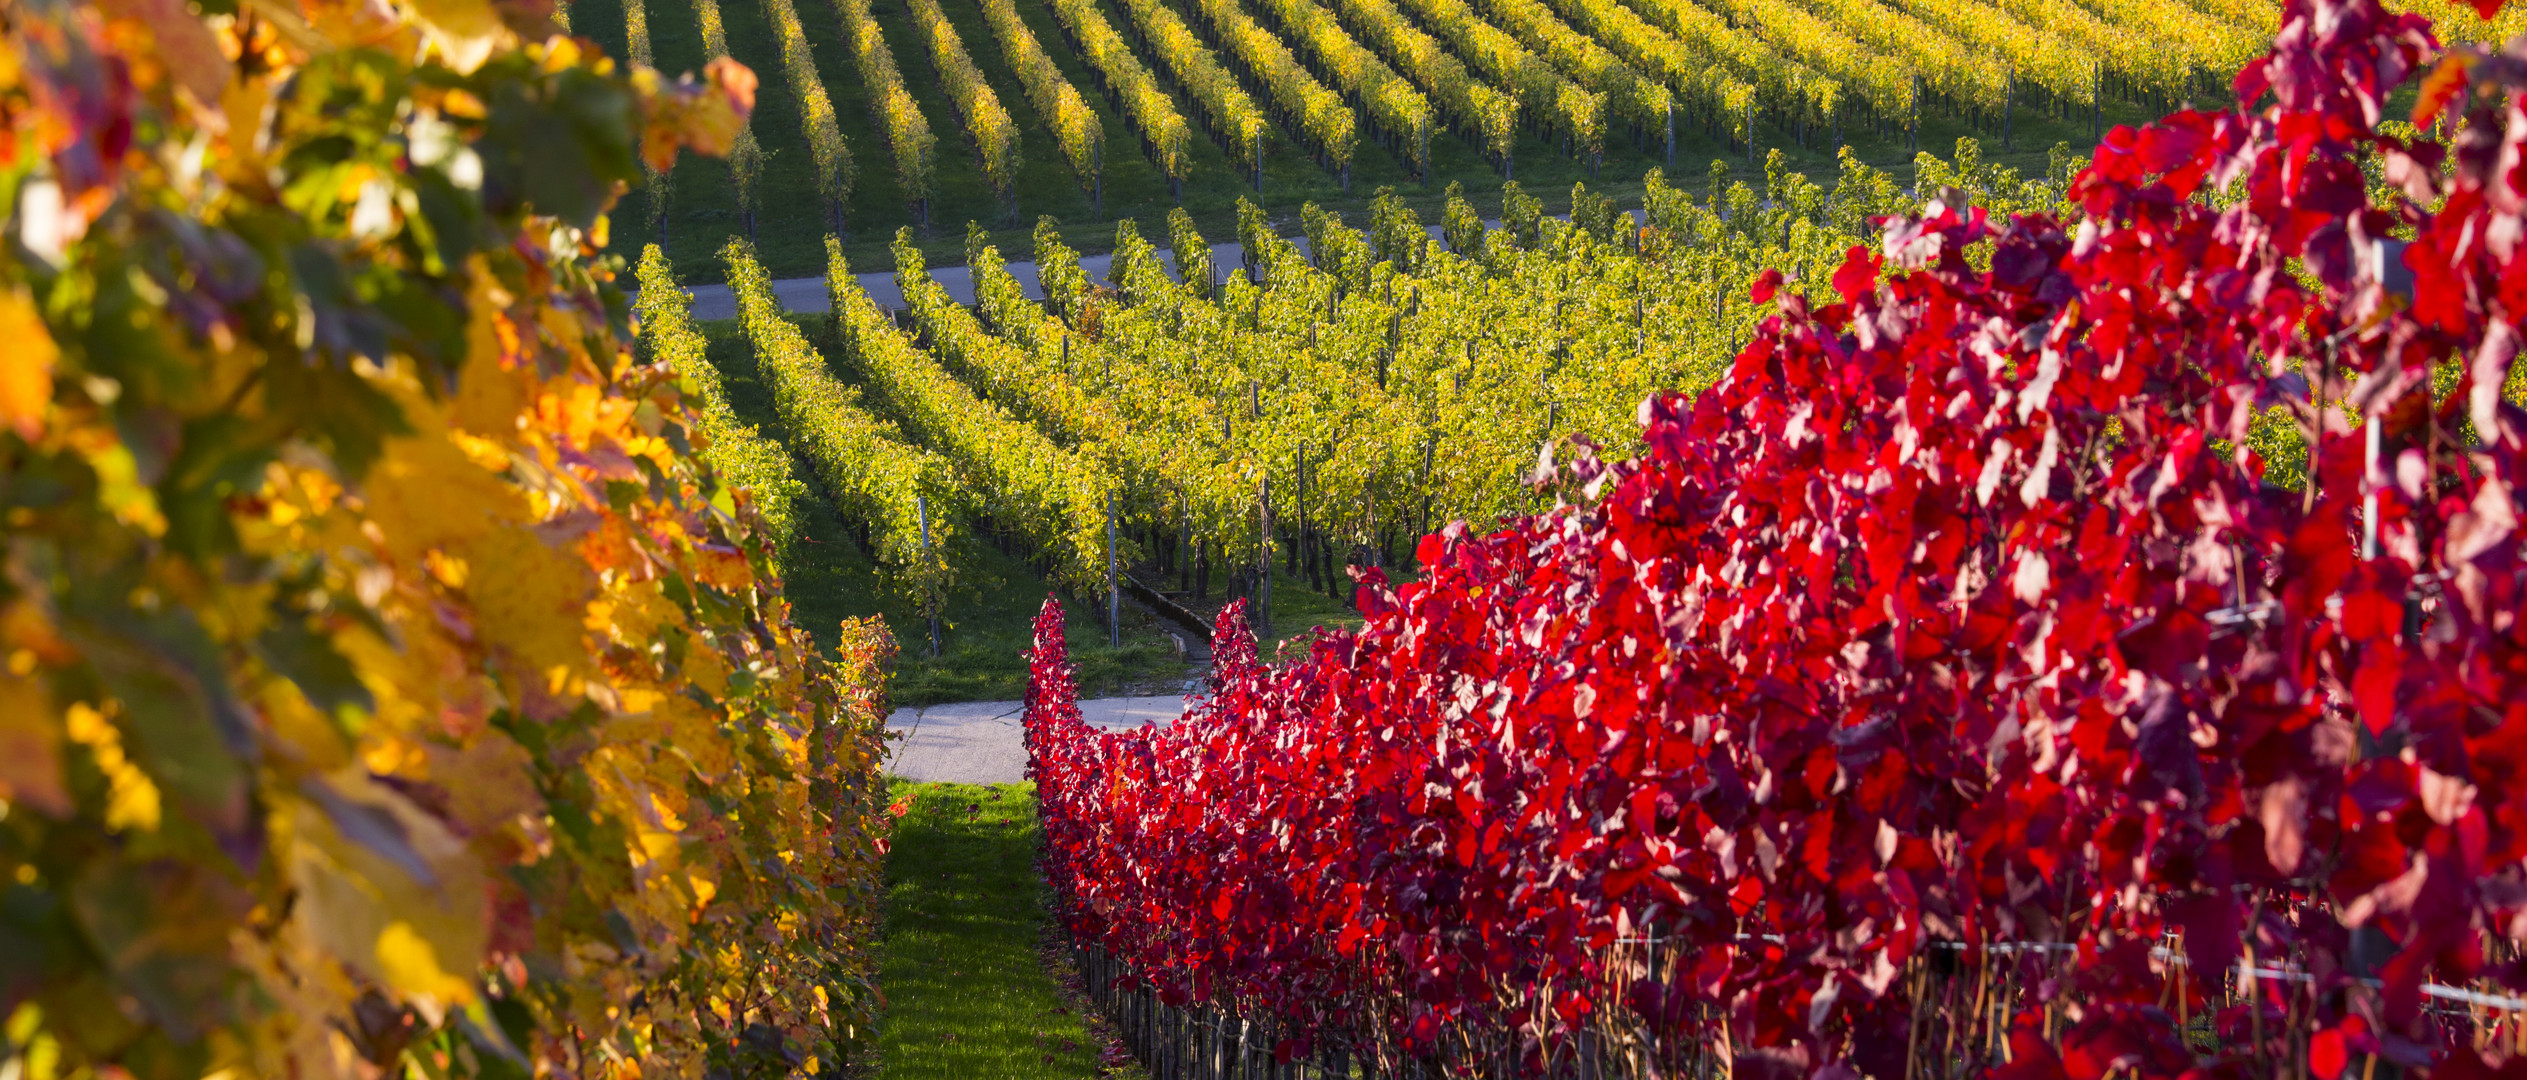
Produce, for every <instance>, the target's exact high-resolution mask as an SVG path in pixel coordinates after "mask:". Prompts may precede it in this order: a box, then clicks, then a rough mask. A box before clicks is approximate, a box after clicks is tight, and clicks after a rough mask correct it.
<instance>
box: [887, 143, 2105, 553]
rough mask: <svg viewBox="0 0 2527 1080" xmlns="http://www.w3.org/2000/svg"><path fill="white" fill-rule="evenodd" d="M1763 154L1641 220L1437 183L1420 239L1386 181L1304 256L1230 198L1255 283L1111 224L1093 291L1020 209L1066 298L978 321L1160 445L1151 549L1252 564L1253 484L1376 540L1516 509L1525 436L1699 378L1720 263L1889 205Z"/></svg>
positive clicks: (1139, 522)
mask: <svg viewBox="0 0 2527 1080" xmlns="http://www.w3.org/2000/svg"><path fill="white" fill-rule="evenodd" d="M1771 173H1772V176H1773V179H1772V180H1771V181H1769V182H1768V186H1767V187H1766V189H1764V190H1762V191H1760V192H1758V191H1754V190H1750V189H1748V188H1747V187H1746V186H1745V185H1742V184H1732V185H1726V189H1725V190H1723V189H1722V187H1721V186H1719V185H1715V186H1714V188H1713V190H1712V193H1711V198H1710V199H1708V200H1700V201H1697V200H1694V199H1689V198H1687V197H1685V196H1684V195H1683V193H1681V192H1678V191H1676V190H1675V189H1673V188H1670V187H1668V186H1666V184H1665V183H1664V181H1663V180H1662V179H1661V178H1659V177H1658V175H1657V174H1655V173H1654V174H1653V175H1652V178H1651V182H1650V184H1649V186H1648V189H1647V190H1648V204H1649V206H1648V208H1649V211H1650V215H1649V217H1650V225H1649V229H1648V234H1647V235H1646V236H1645V237H1639V238H1636V237H1635V236H1634V234H1633V230H1631V229H1630V228H1629V227H1628V225H1627V224H1625V221H1626V219H1624V218H1622V217H1621V216H1619V215H1617V214H1615V213H1614V212H1613V211H1612V209H1611V206H1610V205H1607V204H1606V203H1605V200H1602V199H1600V198H1599V197H1597V196H1594V195H1591V194H1588V193H1586V192H1585V191H1584V190H1583V191H1577V192H1575V193H1574V202H1575V204H1577V205H1580V206H1581V207H1583V209H1584V212H1583V213H1581V214H1580V215H1579V218H1580V221H1579V222H1578V223H1577V224H1570V223H1563V222H1559V221H1554V220H1552V219H1548V218H1544V217H1543V216H1542V215H1541V213H1540V211H1539V210H1538V209H1536V208H1535V207H1534V205H1533V200H1530V199H1526V198H1525V197H1524V196H1523V195H1519V194H1517V193H1516V192H1515V185H1514V184H1513V185H1511V186H1510V194H1509V197H1508V202H1509V203H1510V204H1511V205H1510V208H1509V210H1508V212H1507V213H1506V214H1505V217H1506V218H1507V219H1508V220H1507V225H1506V227H1505V228H1504V229H1503V230H1501V231H1499V232H1495V233H1491V234H1488V235H1484V234H1483V233H1482V232H1481V227H1480V224H1479V222H1480V220H1481V215H1480V214H1478V213H1476V212H1475V211H1474V210H1473V209H1472V208H1471V207H1469V206H1465V205H1463V203H1462V200H1457V201H1455V202H1452V204H1451V205H1450V207H1449V219H1450V220H1451V221H1452V222H1463V221H1471V222H1474V223H1475V224H1474V225H1472V226H1471V227H1470V229H1469V228H1466V227H1458V228H1453V229H1452V230H1451V237H1452V246H1453V247H1454V248H1455V250H1454V251H1452V252H1450V251H1435V250H1429V244H1428V241H1427V240H1426V239H1425V237H1426V231H1425V230H1424V229H1423V228H1422V226H1421V225H1420V223H1419V222H1418V221H1416V220H1413V215H1412V214H1411V213H1410V211H1408V210H1404V209H1403V208H1402V207H1401V206H1400V204H1394V203H1393V202H1392V200H1391V199H1385V198H1381V199H1380V200H1379V203H1378V207H1377V210H1376V212H1375V213H1374V214H1373V222H1372V231H1371V232H1370V233H1369V234H1362V233H1360V232H1358V231H1356V230H1352V229H1350V228H1347V227H1345V226H1343V225H1341V224H1340V223H1339V222H1338V221H1335V220H1334V219H1333V218H1332V217H1331V215H1327V214H1323V213H1322V212H1320V211H1317V210H1316V209H1315V208H1313V207H1309V208H1306V209H1305V210H1304V211H1303V212H1302V215H1301V218H1302V224H1303V225H1304V226H1305V228H1306V231H1307V234H1308V239H1309V240H1310V245H1311V248H1312V250H1313V253H1314V254H1313V259H1312V260H1311V259H1310V258H1308V257H1302V256H1301V255H1300V254H1299V253H1298V250H1297V248H1295V247H1294V246H1292V245H1291V244H1290V242H1288V241H1286V240H1282V239H1280V238H1279V237H1278V236H1276V235H1274V234H1273V233H1272V232H1271V230H1270V229H1269V228H1268V227H1267V226H1266V225H1265V223H1264V222H1263V219H1262V216H1261V213H1260V211H1258V210H1255V209H1254V208H1253V207H1252V206H1251V204H1249V205H1247V206H1245V207H1243V208H1241V211H1242V212H1241V216H1240V240H1241V241H1242V242H1243V243H1244V244H1245V246H1246V250H1247V254H1248V258H1249V259H1250V273H1251V275H1252V280H1249V279H1248V278H1246V277H1239V276H1233V277H1232V278H1231V279H1230V280H1229V281H1228V282H1227V284H1226V285H1225V286H1223V287H1220V288H1217V289H1212V288H1209V287H1208V282H1209V281H1210V278H1209V276H1208V275H1207V274H1203V273H1202V272H1201V271H1199V270H1198V269H1197V270H1196V271H1195V272H1194V273H1195V274H1198V275H1200V280H1199V281H1196V279H1195V277H1193V276H1188V277H1187V278H1186V281H1185V283H1184V284H1182V285H1179V284H1177V283H1175V282H1174V281H1172V280H1170V279H1169V278H1168V277H1167V275H1166V274H1165V272H1164V271H1163V270H1162V269H1160V268H1159V267H1158V264H1157V262H1156V260H1155V258H1154V257H1153V256H1154V252H1153V251H1152V250H1151V249H1150V248H1149V246H1148V244H1147V243H1146V242H1144V241H1142V240H1141V239H1140V238H1139V236H1138V234H1137V231H1136V230H1128V229H1127V230H1119V234H1118V237H1117V240H1116V244H1115V253H1116V254H1115V256H1114V258H1113V260H1112V262H1111V264H1110V267H1109V271H1108V276H1109V279H1110V280H1111V281H1112V282H1113V289H1112V290H1111V291H1107V290H1091V289H1090V288H1089V287H1088V285H1087V282H1086V279H1085V277H1084V276H1083V275H1081V274H1080V273H1079V272H1078V269H1077V266H1076V261H1077V260H1076V256H1075V255H1074V254H1073V253H1071V252H1070V250H1069V249H1068V248H1067V247H1066V246H1064V245H1062V244H1060V242H1059V239H1058V236H1056V235H1055V234H1053V233H1052V232H1050V230H1049V227H1048V226H1039V229H1038V238H1037V252H1036V256H1037V262H1038V267H1039V272H1040V274H1041V277H1042V281H1043V285H1044V289H1045V292H1046V300H1045V305H1044V306H1045V307H1046V308H1048V309H1050V310H1051V311H1053V312H1054V313H1056V314H1057V315H1058V316H1059V317H1058V318H1057V319H1048V318H1047V317H1046V316H1045V315H1044V314H1043V313H1041V312H1037V311H1034V310H1032V308H1033V305H1028V304H1026V303H1025V302H1024V301H1023V300H1022V299H1020V298H1019V297H1018V291H1017V288H1016V285H1015V283H1014V282H1004V281H1001V280H1000V279H1001V278H1004V277H1005V275H1004V274H999V273H995V272H993V271H992V270H990V269H985V270H982V271H978V272H977V274H976V278H975V280H976V288H977V301H978V304H979V305H980V306H981V308H982V310H983V311H984V313H985V315H986V321H987V322H988V324H989V325H990V326H991V327H993V329H994V330H995V331H996V332H998V333H1000V334H1002V335H1004V336H1006V337H1008V338H1009V339H1010V340H1011V341H1012V342H1014V343H1017V344H1019V345H1020V346H1021V347H1023V348H1026V349H1028V350H1030V351H1031V352H1033V353H1034V355H1035V356H1036V357H1037V358H1038V360H1039V362H1040V363H1043V364H1045V365H1046V366H1047V367H1048V368H1051V367H1053V365H1055V364H1056V363H1058V364H1059V365H1060V366H1059V370H1062V371H1067V372H1070V373H1071V374H1072V376H1073V377H1074V378H1075V379H1076V380H1077V385H1078V386H1080V387H1081V388H1083V389H1084V390H1086V391H1087V392H1090V393H1093V394H1097V395H1099V396H1101V397H1103V398H1104V399H1105V400H1107V401H1108V402H1109V403H1110V407H1111V408H1113V409H1115V410H1116V411H1117V414H1118V415H1121V416H1124V417H1126V418H1127V426H1128V427H1129V429H1130V430H1131V431H1132V432H1133V433H1134V436H1135V437H1145V438H1150V439H1154V440H1156V441H1157V442H1158V443H1159V444H1161V445H1162V446H1164V447H1165V450H1164V451H1163V453H1164V454H1166V455H1172V456H1161V454H1158V453H1153V454H1145V455H1142V456H1140V457H1138V458H1136V459H1135V460H1136V462H1137V465H1136V467H1135V469H1134V470H1132V471H1131V472H1130V474H1129V477H1130V484H1129V486H1127V488H1126V491H1125V500H1126V520H1127V522H1129V523H1131V524H1132V525H1133V526H1134V527H1136V528H1140V529H1142V530H1145V531H1146V530H1153V529H1154V530H1162V531H1165V532H1167V534H1168V535H1169V536H1170V537H1172V539H1171V540H1166V541H1164V542H1162V541H1161V540H1159V539H1157V538H1152V539H1150V540H1148V541H1147V546H1148V547H1150V548H1151V549H1152V550H1154V551H1158V552H1161V553H1163V552H1165V551H1166V550H1167V547H1168V544H1169V543H1173V544H1178V545H1184V546H1186V547H1187V548H1189V549H1190V548H1193V547H1195V546H1197V545H1198V547H1199V550H1200V551H1201V552H1203V553H1205V554H1208V555H1212V556H1226V555H1228V554H1229V553H1232V552H1234V553H1237V554H1236V555H1235V558H1237V559H1239V560H1245V561H1243V562H1240V563H1238V564H1237V565H1246V566H1251V565H1252V562H1251V560H1252V559H1253V558H1254V557H1255V552H1256V550H1257V547H1256V545H1257V543H1258V537H1257V530H1258V528H1260V527H1261V522H1260V521H1259V520H1258V510H1259V502H1260V501H1261V500H1262V499H1263V497H1264V496H1263V493H1262V491H1261V489H1259V487H1258V484H1257V481H1258V479H1262V480H1266V481H1268V483H1269V487H1270V490H1271V491H1272V492H1274V493H1276V494H1273V495H1271V496H1270V498H1271V508H1270V509H1271V517H1272V520H1273V521H1274V522H1275V528H1276V529H1285V528H1289V527H1291V526H1289V525H1288V524H1287V523H1288V522H1290V521H1294V520H1300V519H1302V518H1303V519H1304V520H1306V521H1308V522H1309V523H1310V532H1311V534H1312V537H1313V538H1312V539H1309V540H1306V541H1300V540H1295V539H1294V540H1292V541H1291V544H1292V545H1302V546H1303V545H1304V544H1318V545H1322V544H1324V543H1337V544H1345V545H1364V546H1366V547H1368V548H1369V549H1372V550H1383V549H1384V548H1385V547H1386V546H1387V545H1388V544H1390V543H1391V542H1392V540H1393V539H1394V537H1395V535H1396V532H1397V530H1398V529H1400V528H1408V527H1410V526H1411V525H1413V524H1416V523H1419V522H1423V521H1428V520H1443V519H1445V518H1447V517H1462V518H1467V519H1470V520H1474V521H1490V520H1496V519H1499V518H1501V517H1502V516H1504V515H1508V514H1513V513H1516V512H1519V511H1521V510H1523V509H1525V508H1526V507H1528V506H1530V505H1532V499H1533V496H1532V494H1531V493H1530V492H1528V491H1527V490H1526V489H1524V488H1523V487H1522V486H1521V485H1520V484H1519V482H1518V480H1519V477H1521V476H1523V475H1524V474H1525V472H1526V470H1527V469H1528V468H1529V467H1530V466H1531V464H1532V462H1533V460H1534V457H1535V452H1536V447H1537V446H1538V444H1539V443H1540V442H1543V441H1546V440H1548V439H1550V438H1552V437H1555V436H1559V435H1564V434H1570V433H1574V432H1576V433H1581V434H1585V435H1587V436H1588V437H1589V438H1591V439H1594V440H1596V441H1598V443H1599V444H1600V445H1603V446H1606V447H1608V448H1610V449H1614V450H1620V449H1622V448H1623V447H1625V446H1627V445H1630V443H1629V440H1630V438H1631V437H1632V436H1631V434H1630V422H1631V417H1632V415H1633V410H1634V407H1635V406H1637V404H1638V403H1639V401H1640V400H1641V399H1642V398H1643V397H1645V396H1647V395H1648V394H1650V393H1651V392H1653V391H1655V390H1657V389H1660V388H1665V387H1675V386H1694V385H1700V384H1702V383H1704V382H1707V381H1708V380H1709V379H1710V378H1712V377H1713V374H1714V373H1715V372H1716V371H1718V370H1719V369H1720V368H1721V367H1723V366H1724V364H1725V360H1726V357H1727V356H1728V354H1729V353H1730V352H1731V351H1732V350H1733V349H1734V348H1735V347H1736V345H1737V344H1738V343H1740V342H1742V341H1743V340H1744V337H1745V335H1746V334H1747V333H1748V332H1750V330H1751V326H1752V319H1753V313H1754V309H1752V308H1750V307H1749V306H1747V305H1746V304H1745V303H1744V300H1743V296H1742V293H1738V292H1737V290H1736V283H1737V282H1739V281H1742V280H1743V279H1744V278H1745V277H1746V276H1747V275H1749V274H1751V273H1753V272H1754V271H1755V269H1756V268H1758V267H1762V266H1781V267H1787V268H1793V269H1798V270H1800V271H1801V272H1803V273H1809V274H1814V273H1819V272H1822V269H1823V268H1826V267H1830V266H1831V264H1832V257H1833V256H1834V254H1835V253H1837V252H1839V251H1840V250H1841V248H1842V247H1843V246H1846V245H1848V244H1849V243H1851V242H1852V241H1853V240H1855V239H1859V238H1863V237H1865V236H1868V235H1870V226H1869V224H1868V217H1869V216H1870V215H1872V214H1877V213H1886V212H1892V211H1893V210H1895V209H1897V208H1899V207H1901V206H1902V205H1903V202H1902V199H1901V197H1900V195H1899V194H1898V190H1899V189H1898V186H1897V185H1896V184H1895V183H1894V181H1893V179H1892V178H1891V177H1888V176H1886V175H1885V174H1883V173H1880V172H1877V171H1876V170H1872V169H1869V168H1867V167H1866V166H1864V165H1862V164H1860V163H1859V162H1858V161H1857V160H1856V159H1851V158H1848V157H1847V158H1846V160H1845V173H1844V175H1843V177H1842V178H1841V180H1840V182H1839V185H1838V186H1837V187H1836V188H1835V189H1834V190H1833V192H1832V193H1831V194H1832V198H1831V199H1828V198H1827V195H1828V193H1827V192H1826V191H1825V189H1823V188H1819V187H1817V186H1816V185H1814V184H1810V183H1808V182H1807V181H1806V180H1805V179H1804V178H1801V177H1798V176H1796V175H1794V174H1789V173H1787V172H1786V171H1784V170H1782V169H1780V168H1779V167H1778V166H1777V164H1776V167H1775V168H1773V169H1772V170H1771ZM1721 175H1722V176H1723V178H1724V177H1725V169H1724V168H1723V169H1722V173H1721ZM1925 175H1926V176H1929V179H1928V180H1925V181H1923V182H1926V183H1936V184H1940V185H1954V186H1957V187H1960V188H1963V189H1967V190H1969V191H1971V192H1972V193H1973V194H1974V197H1975V198H1976V199H1977V200H1978V201H1979V202H1980V203H1982V204H1984V205H1989V206H1992V207H1993V208H1994V210H1995V212H1996V213H1999V212H2002V211H2004V210H2017V209H2029V210H2033V209H2039V208H2044V207H2050V206H2055V205H2058V199H2059V188H2058V186H2054V185H2041V184H2034V183H2032V182H2026V181H2021V180H2019V179H2018V178H2016V177H2015V176H2014V175H2011V174H2009V173H2007V172H2006V171H2005V170H1993V169H1991V168H1989V167H1988V166H1982V165H1979V164H1977V163H1975V161H1974V157H1973V154H1972V147H1971V144H1970V143H1961V144H1960V154H1959V164H1958V165H1957V166H1956V167H1954V168H1950V167H1948V166H1946V165H1944V164H1942V165H1941V167H1940V169H1939V171H1938V172H1937V173H1936V174H1935V175H1933V174H1925ZM1171 232H1173V233H1174V234H1175V239H1174V243H1175V246H1176V248H1177V250H1178V251H1179V252H1180V253H1182V252H1186V251H1193V250H1203V249H1205V248H1207V245H1206V244H1205V243H1204V242H1203V241H1202V240H1201V238H1200V236H1199V234H1198V233H1196V232H1194V231H1193V230H1192V229H1191V228H1190V223H1189V222H1179V223H1172V224H1171ZM988 261H989V262H991V263H992V264H993V265H995V266H996V262H997V261H996V259H993V260H988ZM977 265H978V266H980V265H983V264H982V263H977ZM1185 265H1187V266H1193V265H1195V260H1193V259H1187V260H1185ZM1253 281H1262V282H1264V283H1265V284H1264V285H1262V286H1261V287H1258V286H1256V285H1255V284H1253ZM908 287H911V286H908ZM1004 293H1005V294H1006V295H1003V294H1004ZM1065 321H1067V324H1068V325H1067V326H1065V325H1064V323H1065ZM1055 357H1058V358H1059V359H1058V361H1057V360H1055V359H1054V358H1055ZM1337 447H1338V449H1337ZM1223 467H1225V471H1221V470H1222V469H1223ZM1302 475H1304V477H1305V479H1304V480H1302ZM1188 504H1191V505H1194V506H1196V507H1197V508H1199V510H1198V513H1196V514H1195V515H1193V516H1194V518H1195V521H1196V524H1194V525H1187V524H1186V523H1185V521H1184V518H1185V516H1186V515H1185V513H1184V511H1183V509H1182V508H1183V507H1184V506H1185V505H1188ZM1241 506H1242V507H1243V510H1242V512H1240V511H1239V510H1238V508H1239V507H1241ZM1300 549H1301V548H1300V547H1299V546H1293V547H1289V548H1286V549H1285V550H1300ZM1187 558H1188V560H1190V559H1191V558H1192V556H1191V555H1190V554H1188V555H1187Z"/></svg>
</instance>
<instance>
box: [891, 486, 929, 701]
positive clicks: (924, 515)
mask: <svg viewBox="0 0 2527 1080" xmlns="http://www.w3.org/2000/svg"><path fill="white" fill-rule="evenodd" d="M896 505H898V506H901V505H903V504H902V503H897V504H896ZM913 513H914V514H915V515H916V516H918V517H919V518H920V519H921V561H922V564H923V565H922V577H923V578H924V579H925V580H927V579H928V577H929V571H930V567H929V563H930V559H931V556H930V497H929V496H927V495H923V494H921V493H919V492H915V493H914V494H913ZM922 591H923V593H925V594H926V598H927V600H928V601H929V602H928V603H926V604H923V605H922V606H923V607H925V608H927V609H929V612H928V613H929V615H930V658H931V659H933V660H936V659H938V658H939V594H938V593H937V592H936V591H934V587H933V586H931V585H926V584H925V585H923V586H922Z"/></svg>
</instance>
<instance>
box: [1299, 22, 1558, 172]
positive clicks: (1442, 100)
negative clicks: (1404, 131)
mask: <svg viewBox="0 0 2527 1080" xmlns="http://www.w3.org/2000/svg"><path fill="white" fill-rule="evenodd" d="M1334 10H1335V13H1336V14H1338V15H1340V16H1342V19H1343V22H1344V24H1345V25H1347V26H1349V27H1350V28H1351V30H1352V32H1354V33H1356V34H1358V35H1360V37H1361V38H1362V39H1364V40H1366V41H1367V42H1368V43H1369V44H1370V45H1371V46H1372V47H1374V48H1376V49H1377V51H1378V55H1380V56H1383V57H1385V58H1386V60H1387V62H1388V63H1391V64H1393V65H1395V66H1396V67H1397V68H1398V69H1400V70H1402V71H1403V73H1404V74H1405V75H1407V76H1409V77H1410V78H1411V79H1412V80H1413V84H1414V85H1416V86H1419V87H1421V88H1422V91H1423V92H1424V93H1427V94H1429V95H1430V97H1431V99H1432V100H1433V101H1436V102H1438V104H1439V109H1440V111H1441V113H1442V114H1443V115H1445V116H1446V118H1447V121H1448V126H1449V127H1450V128H1451V129H1453V130H1455V132H1456V133H1457V134H1458V135H1461V136H1463V137H1465V138H1468V139H1472V140H1474V142H1475V143H1476V144H1477V145H1479V146H1481V147H1482V148H1483V150H1484V152H1486V153H1488V154H1490V155H1491V156H1492V159H1493V160H1494V161H1496V162H1498V163H1500V165H1501V166H1502V168H1504V169H1507V168H1509V167H1510V156H1511V154H1512V152H1513V150H1514V148H1515V146H1516V144H1517V142H1518V98H1517V97H1516V96H1515V95H1514V94H1513V93H1510V92H1504V91H1502V90H1498V89H1495V88H1493V87H1492V86H1491V85H1490V84H1488V83H1485V82H1484V81H1483V80H1481V79H1479V78H1476V77H1475V75H1474V73H1473V72H1471V71H1468V70H1466V67H1465V62H1464V61H1461V60H1458V59H1457V58H1456V57H1455V56H1453V55H1451V54H1450V53H1449V52H1448V49H1447V46H1445V45H1442V44H1440V43H1439V41H1438V39H1436V38H1433V37H1431V36H1430V35H1428V34H1425V33H1423V32H1421V30H1419V29H1418V28H1416V27H1414V26H1413V24H1412V23H1411V22H1410V21H1408V20H1406V19H1405V18H1404V13H1403V12H1400V11H1397V10H1396V9H1395V5H1394V2H1393V0H1334Z"/></svg>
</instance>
